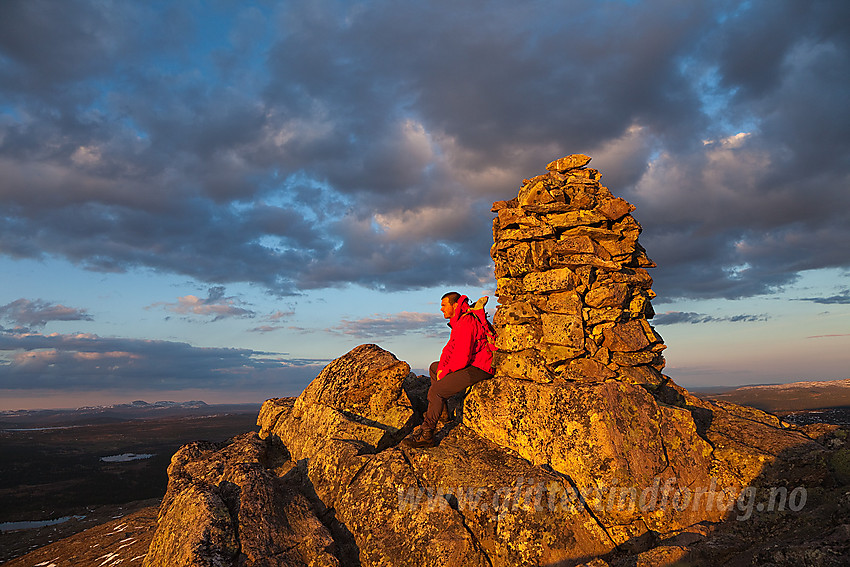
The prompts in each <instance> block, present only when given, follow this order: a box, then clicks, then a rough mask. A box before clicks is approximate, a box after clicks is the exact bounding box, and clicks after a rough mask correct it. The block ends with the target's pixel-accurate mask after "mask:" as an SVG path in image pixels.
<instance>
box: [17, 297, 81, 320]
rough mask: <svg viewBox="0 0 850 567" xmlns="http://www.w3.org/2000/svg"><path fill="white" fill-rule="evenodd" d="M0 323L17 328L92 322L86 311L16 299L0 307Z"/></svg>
mask: <svg viewBox="0 0 850 567" xmlns="http://www.w3.org/2000/svg"><path fill="white" fill-rule="evenodd" d="M0 321H7V322H8V323H11V324H13V325H16V326H17V327H44V326H45V325H47V322H48V321H93V319H92V317H91V315H89V314H88V313H87V310H86V309H76V308H74V307H66V306H64V305H62V304H58V303H51V302H49V301H45V300H43V299H35V300H29V299H25V298H23V297H22V298H21V299H16V300H15V301H13V302H11V303H7V304H6V305H0Z"/></svg>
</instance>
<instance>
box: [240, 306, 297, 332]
mask: <svg viewBox="0 0 850 567" xmlns="http://www.w3.org/2000/svg"><path fill="white" fill-rule="evenodd" d="M293 315H295V312H294V311H275V312H274V313H272V314H270V315H268V316H266V317H264V318H263V321H266V322H268V323H270V324H269V325H260V326H258V327H254V328H253V329H249V331H250V332H252V333H270V332H272V331H278V330H280V329H285V328H286V326H284V325H283V324H282V323H283V322H285V321H286V320H288V319H289V318H290V317H292V316H293Z"/></svg>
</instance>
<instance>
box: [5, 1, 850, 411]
mask: <svg viewBox="0 0 850 567" xmlns="http://www.w3.org/2000/svg"><path fill="white" fill-rule="evenodd" d="M848 100H850V3H848V2H844V1H840V0H833V1H824V0H810V1H807V2H797V1H783V0H763V1H738V2H733V1H724V0H717V1H697V0H695V1H690V2H680V1H678V0H646V1H639V0H635V1H625V0H623V1H596V2H589V1H557V2H545V1H540V2H507V1H505V2H483V1H469V2H441V1H433V2H425V1H411V2H401V3H400V2H389V1H383V2H382V1H363V2H332V1H322V0H319V1H287V2H249V1H239V2H237V1H225V0H220V1H214V0H211V1H201V0H186V1H180V2H156V1H151V2H122V1H117V0H116V1H109V0H97V1H95V0H61V1H60V0H55V1H45V0H3V1H2V2H0V410H5V409H22V408H41V407H77V406H80V405H96V404H108V403H122V402H129V401H131V400H135V399H144V400H147V401H150V402H152V401H156V400H175V401H184V400H192V399H201V400H204V401H206V402H207V403H225V402H261V401H263V400H265V399H267V398H270V397H278V396H292V395H297V394H298V393H299V392H300V391H301V390H302V389H303V388H304V386H305V385H306V384H307V383H309V381H310V380H311V379H312V378H313V377H315V376H316V375H317V374H318V373H319V371H320V370H321V368H322V367H323V366H324V365H325V364H327V363H328V362H329V361H330V360H333V359H334V358H337V357H339V356H341V355H343V354H345V353H346V352H348V351H349V350H350V349H352V348H354V347H355V346H357V345H359V344H363V343H376V344H378V345H380V346H382V347H383V348H385V349H387V350H389V351H390V352H392V353H393V354H395V355H396V356H397V357H398V358H399V359H401V360H405V361H407V362H408V363H409V364H410V365H411V367H412V368H413V369H414V371H417V372H418V373H424V372H425V371H424V369H425V368H427V366H428V364H430V362H431V361H433V360H436V359H437V358H438V357H439V352H440V349H441V348H442V346H443V344H444V343H445V341H446V340H447V338H448V332H449V330H448V328H447V327H446V326H445V322H444V321H443V320H442V318H441V315H440V313H439V301H440V297H441V296H442V294H443V293H444V292H445V291H449V290H457V291H460V292H461V293H465V294H467V295H469V296H470V297H473V298H475V297H478V296H479V295H490V296H491V298H493V299H491V304H490V306H495V303H496V302H495V297H494V293H495V282H494V277H493V265H492V261H491V259H490V256H489V248H490V244H491V243H492V234H491V220H492V218H493V214H492V213H491V212H490V207H491V205H492V203H493V202H494V201H497V200H505V199H510V198H512V197H514V196H516V194H517V191H518V189H519V187H520V185H521V184H522V180H523V179H524V178H529V177H532V176H534V175H538V174H540V173H544V172H545V166H546V164H547V163H549V162H550V161H552V160H554V159H557V158H559V157H562V156H564V155H568V154H573V153H584V154H586V155H589V156H591V157H592V158H593V161H592V163H591V166H592V167H594V168H597V169H598V170H600V172H601V173H602V181H603V184H605V186H607V187H608V188H609V189H610V190H611V191H612V192H613V193H614V194H615V195H617V196H620V197H623V198H625V199H626V200H628V201H629V202H631V203H633V204H634V205H635V206H636V207H637V209H636V211H635V212H634V213H633V216H634V217H635V218H636V219H637V220H638V221H639V222H640V223H641V225H642V226H643V229H644V230H643V233H642V234H641V237H640V242H641V244H642V245H643V246H644V247H645V248H646V249H647V251H648V255H649V256H650V257H651V258H652V259H653V260H654V261H655V262H656V263H657V264H658V267H657V268H655V269H653V270H652V276H653V278H654V286H653V289H654V290H655V292H656V293H657V294H658V296H657V298H656V299H655V300H654V301H653V306H654V308H655V311H656V313H657V315H656V317H655V318H654V319H653V320H652V323H653V325H654V326H655V327H656V329H657V330H658V332H659V333H660V334H661V335H662V336H663V337H664V340H665V343H666V344H667V345H668V349H667V350H666V351H665V355H666V358H667V367H666V368H665V373H666V374H668V375H669V376H671V377H672V378H673V379H674V380H675V381H676V382H678V383H679V384H681V385H683V386H685V387H689V388H697V387H706V386H731V385H741V384H758V383H784V382H793V381H798V380H834V379H843V378H848V377H850V370H849V369H848V367H850V364H848V363H850V244H848V243H850V112H848V110H847V104H848ZM491 313H492V310H491Z"/></svg>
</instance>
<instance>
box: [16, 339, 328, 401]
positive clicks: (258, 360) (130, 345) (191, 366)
mask: <svg viewBox="0 0 850 567" xmlns="http://www.w3.org/2000/svg"><path fill="white" fill-rule="evenodd" d="M4 352H5V353H8V354H6V355H5V356H2V357H0V385H2V388H5V389H40V388H45V389H51V388H63V389H77V390H99V389H116V388H121V389H133V388H141V389H149V388H157V389H163V390H170V389H174V390H182V389H190V388H209V389H215V388H220V389H223V390H226V389H233V388H240V387H250V388H252V389H256V388H257V387H258V386H260V385H265V386H275V384H277V383H279V382H280V381H283V380H284V379H285V380H286V381H291V380H292V379H295V378H296V377H297V378H298V380H299V381H300V382H299V383H300V385H301V386H302V387H303V386H304V385H306V384H307V382H308V381H309V380H310V379H311V378H313V377H315V376H316V375H317V374H318V372H319V371H320V370H321V367H322V366H324V365H325V364H326V363H327V362H328V361H327V360H318V359H315V360H314V359H299V358H290V357H287V356H286V355H285V354H283V353H269V352H261V351H255V350H251V349H236V348H205V347H195V346H192V345H189V344H187V343H182V342H173V341H154V340H140V339H128V338H110V337H99V336H97V335H93V334H83V333H78V334H49V335H44V334H40V333H10V332H8V331H7V332H2V333H0V353H4Z"/></svg>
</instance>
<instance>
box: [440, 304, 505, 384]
mask: <svg viewBox="0 0 850 567" xmlns="http://www.w3.org/2000/svg"><path fill="white" fill-rule="evenodd" d="M457 306H458V307H457V310H456V311H455V314H454V315H453V316H452V318H451V319H449V327H451V328H452V334H451V336H450V337H449V342H448V343H446V346H444V347H443V353H442V354H441V355H440V365H439V366H438V367H437V375H438V376H439V377H440V378H443V377H445V375H446V374H451V373H452V372H457V371H458V370H461V369H463V368H466V367H467V366H470V365H471V366H475V367H476V368H480V369H481V370H483V371H484V372H487V373H489V374H492V373H493V353H492V352H490V350H489V349H488V348H487V335H486V334H485V333H484V329H483V328H482V326H481V324H480V323H479V322H478V321H477V320H476V319H475V315H473V314H471V313H468V311H469V298H468V297H466V296H465V295H461V296H460V299H458V301H457Z"/></svg>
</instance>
